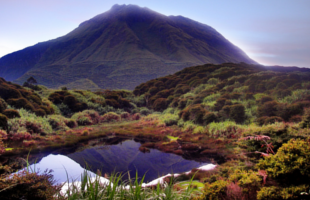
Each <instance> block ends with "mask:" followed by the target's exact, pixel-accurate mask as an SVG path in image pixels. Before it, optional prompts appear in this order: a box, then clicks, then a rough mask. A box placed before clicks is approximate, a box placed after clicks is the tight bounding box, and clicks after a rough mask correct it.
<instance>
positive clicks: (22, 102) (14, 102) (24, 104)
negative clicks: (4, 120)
mask: <svg viewBox="0 0 310 200" xmlns="http://www.w3.org/2000/svg"><path fill="white" fill-rule="evenodd" d="M7 102H8V104H10V105H11V106H14V107H15V108H24V109H26V110H30V111H33V110H34V107H33V105H32V104H31V103H30V102H29V101H28V100H27V99H25V98H18V99H8V101H7Z"/></svg>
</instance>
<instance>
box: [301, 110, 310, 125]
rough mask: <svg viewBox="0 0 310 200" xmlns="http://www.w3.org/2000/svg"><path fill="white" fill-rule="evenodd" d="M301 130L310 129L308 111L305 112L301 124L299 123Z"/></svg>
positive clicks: (309, 111)
mask: <svg viewBox="0 0 310 200" xmlns="http://www.w3.org/2000/svg"><path fill="white" fill-rule="evenodd" d="M300 127H301V128H310V109H306V110H305V114H304V116H303V119H302V122H301V123H300Z"/></svg>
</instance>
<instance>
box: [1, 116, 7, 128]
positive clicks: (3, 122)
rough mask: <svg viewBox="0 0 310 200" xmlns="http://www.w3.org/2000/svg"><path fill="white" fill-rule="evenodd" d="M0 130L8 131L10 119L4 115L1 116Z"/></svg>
mask: <svg viewBox="0 0 310 200" xmlns="http://www.w3.org/2000/svg"><path fill="white" fill-rule="evenodd" d="M0 128H2V129H3V130H7V129H8V118H7V117H6V116H5V115H3V114H0Z"/></svg>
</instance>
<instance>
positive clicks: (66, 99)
mask: <svg viewBox="0 0 310 200" xmlns="http://www.w3.org/2000/svg"><path fill="white" fill-rule="evenodd" d="M63 102H64V103H65V104H67V105H68V106H69V107H70V106H73V105H75V104H76V103H77V102H78V101H77V99H76V98H75V97H74V96H73V95H68V96H65V97H64V101H63Z"/></svg>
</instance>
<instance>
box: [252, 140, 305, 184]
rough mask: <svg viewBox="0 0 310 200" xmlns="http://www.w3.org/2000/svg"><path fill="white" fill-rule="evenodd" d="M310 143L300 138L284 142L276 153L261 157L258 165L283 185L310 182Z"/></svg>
mask: <svg viewBox="0 0 310 200" xmlns="http://www.w3.org/2000/svg"><path fill="white" fill-rule="evenodd" d="M309 163H310V145H309V142H307V141H304V140H300V139H296V140H295V139H291V140H290V141H289V142H288V143H286V144H283V145H282V147H280V148H279V149H278V152H277V153H276V154H275V155H271V156H269V157H265V159H261V160H260V161H259V163H258V165H257V167H258V168H259V169H263V170H266V171H267V173H268V176H270V177H271V178H273V179H275V180H276V181H277V182H278V184H280V185H282V186H289V185H302V184H305V183H307V184H310V175H309V174H310V165H309Z"/></svg>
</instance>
